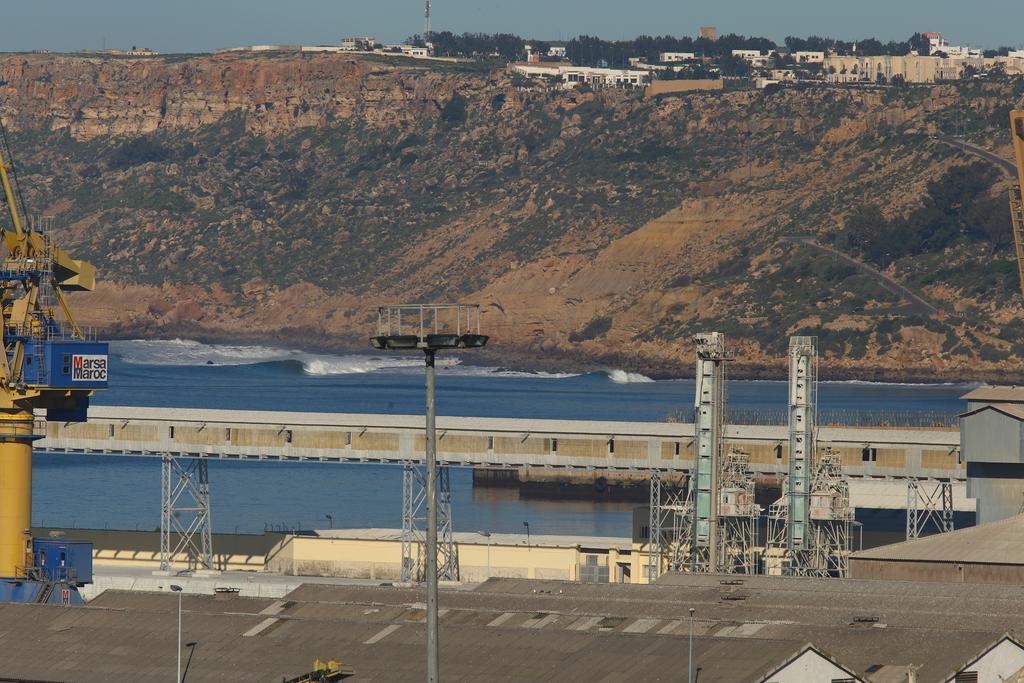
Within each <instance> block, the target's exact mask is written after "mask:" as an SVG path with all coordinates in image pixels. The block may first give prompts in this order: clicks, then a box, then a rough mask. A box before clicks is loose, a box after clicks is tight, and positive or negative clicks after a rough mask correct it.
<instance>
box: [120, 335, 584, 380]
mask: <svg viewBox="0 0 1024 683" xmlns="http://www.w3.org/2000/svg"><path fill="white" fill-rule="evenodd" d="M110 350H111V353H113V354H114V355H115V356H117V357H119V358H120V359H121V360H123V361H124V362H125V363H128V364H130V365H169V366H197V365H214V366H217V365H221V366H224V365H228V366H241V365H265V364H281V365H282V366H284V367H286V368H287V369H289V370H290V371H292V372H301V373H304V374H306V375H310V376H315V377H329V376H334V375H357V374H368V373H373V372H388V373H403V372H410V373H411V372H416V373H421V372H422V371H423V359H422V358H420V357H419V356H417V355H416V354H379V355H376V354H373V355H371V354H341V355H333V354H316V353H309V352H306V351H298V350H295V349H282V348H276V347H272V346H245V345H236V344H204V343H202V342H197V341H194V340H191V339H135V340H128V341H114V342H111V343H110ZM437 369H438V371H439V372H442V373H446V374H452V375H461V376H469V377H532V378H541V379H566V378H570V377H577V376H578V375H577V374H575V373H556V372H526V371H520V370H510V369H508V368H494V367H484V366H475V365H464V364H463V363H462V361H461V360H460V359H459V358H458V357H457V356H453V355H449V356H443V357H439V358H438V359H437Z"/></svg>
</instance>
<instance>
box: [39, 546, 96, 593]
mask: <svg viewBox="0 0 1024 683" xmlns="http://www.w3.org/2000/svg"><path fill="white" fill-rule="evenodd" d="M32 554H33V556H34V558H35V564H36V567H37V568H38V569H39V571H40V572H41V573H42V575H43V576H44V577H45V578H46V579H48V580H50V581H66V582H68V583H78V584H81V583H92V543H90V542H89V541H67V540H64V539H63V538H33V539H32Z"/></svg>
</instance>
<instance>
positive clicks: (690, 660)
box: [686, 607, 697, 683]
mask: <svg viewBox="0 0 1024 683" xmlns="http://www.w3.org/2000/svg"><path fill="white" fill-rule="evenodd" d="M696 612H697V610H695V609H694V608H692V607H691V608H690V656H689V657H688V659H687V666H686V671H687V676H686V680H687V683H693V615H694V614H695V613H696Z"/></svg>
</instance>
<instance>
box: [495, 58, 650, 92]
mask: <svg viewBox="0 0 1024 683" xmlns="http://www.w3.org/2000/svg"><path fill="white" fill-rule="evenodd" d="M510 68H511V70H512V71H514V72H515V73H520V74H523V75H524V76H530V77H535V78H536V77H541V78H550V79H557V80H560V81H561V82H562V87H563V88H566V89H571V88H576V87H578V86H580V85H583V84H586V85H589V86H591V87H592V88H626V89H634V88H641V87H643V86H645V85H647V84H648V83H649V82H650V80H651V74H650V72H648V71H636V70H633V69H599V68H594V67H589V66H572V65H570V64H558V63H553V62H528V63H523V62H519V63H517V64H512V65H510Z"/></svg>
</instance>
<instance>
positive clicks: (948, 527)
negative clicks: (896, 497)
mask: <svg viewBox="0 0 1024 683" xmlns="http://www.w3.org/2000/svg"><path fill="white" fill-rule="evenodd" d="M932 484H934V486H932ZM929 528H931V529H932V530H934V531H935V532H936V533H940V534H943V533H946V532H947V531H953V483H952V482H948V481H936V482H931V481H918V480H917V479H908V480H907V540H911V539H914V538H919V537H920V536H921V534H922V532H925V531H927V530H928V529H929Z"/></svg>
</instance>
